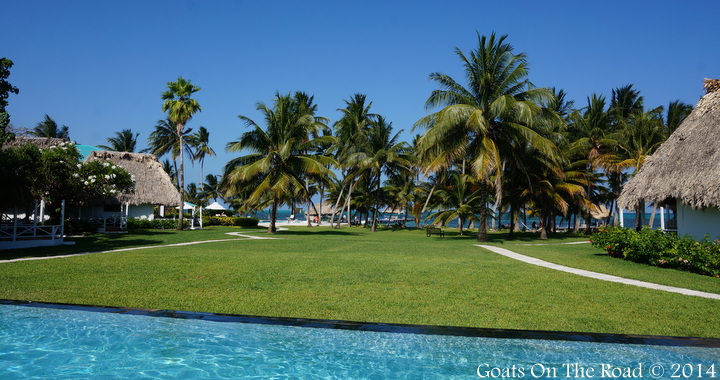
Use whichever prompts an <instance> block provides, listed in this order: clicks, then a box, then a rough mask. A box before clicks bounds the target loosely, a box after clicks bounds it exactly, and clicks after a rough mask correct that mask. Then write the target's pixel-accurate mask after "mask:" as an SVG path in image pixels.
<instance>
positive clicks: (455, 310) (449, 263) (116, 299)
mask: <svg viewBox="0 0 720 380" xmlns="http://www.w3.org/2000/svg"><path fill="white" fill-rule="evenodd" d="M228 231H243V230H240V229H232V228H215V229H208V230H205V231H184V232H181V233H177V232H174V231H165V232H162V231H161V232H148V233H143V234H132V235H124V236H120V235H116V236H113V237H90V238H82V239H79V240H78V243H77V245H76V246H66V247H58V248H55V249H54V251H52V252H50V251H51V250H49V249H42V250H24V251H16V252H11V253H7V252H6V253H3V257H4V258H9V257H18V256H33V255H48V254H59V253H61V252H62V253H69V252H72V251H75V252H82V251H88V250H95V249H91V248H93V247H96V248H97V250H102V249H108V248H109V247H112V246H118V247H127V246H133V245H147V244H167V243H175V242H183V241H192V240H206V239H218V238H233V237H231V236H227V235H224V232H228ZM256 234H257V235H259V236H267V235H266V234H264V233H261V232H258V233H256ZM276 237H277V238H279V239H278V240H241V241H228V242H221V243H208V244H201V245H193V246H186V247H170V248H154V249H148V250H135V251H127V252H117V253H104V254H97V255H87V256H80V257H73V258H62V259H53V260H40V261H26V262H17V263H3V264H0V298H6V299H18V300H34V301H52V302H67V303H80V304H96V305H112V306H126V307H141V308H159V309H180V310H192V311H208V312H222V313H239V314H254V315H265V316H285V317H304V318H327V319H344V320H356V321H372V322H394V323H417V324H434V325H455V326H475V327H492V328H516V329H541V330H566V331H585V332H590V331H592V332H610V333H627V334H657V335H681V336H703V337H720V333H719V332H718V329H717V326H720V313H717V310H718V307H719V306H720V301H717V300H709V299H703V298H698V297H690V296H684V295H679V294H672V293H667V292H661V291H655V290H650V289H643V288H638V287H633V286H628V285H621V284H615V283H608V282H603V281H599V280H593V279H588V278H583V277H579V276H575V275H572V274H568V273H562V272H557V271H553V270H550V269H545V268H540V267H536V266H533V265H529V264H525V263H522V262H518V261H515V260H512V259H509V258H505V257H503V256H500V255H497V254H494V253H491V252H489V251H486V250H484V249H481V248H479V247H476V246H474V244H475V240H474V237H473V236H467V237H458V236H448V237H446V238H439V237H432V238H427V237H425V233H424V232H423V231H390V230H388V231H381V232H377V233H371V232H369V231H368V230H367V229H363V228H345V229H342V230H330V229H324V228H314V229H306V228H296V229H295V230H291V231H285V232H281V233H278V234H277V235H276ZM503 237H504V235H493V244H502V245H503V246H504V247H506V248H509V249H512V250H515V251H517V252H520V253H524V254H529V255H533V256H537V257H540V258H543V259H545V260H548V261H554V262H559V263H561V264H565V265H569V266H576V267H580V268H584V269H591V270H596V271H605V272H607V273H612V274H618V275H626V276H627V277H632V278H638V279H643V280H647V281H653V282H657V283H664V284H670V285H676V286H684V287H688V288H692V289H699V290H706V291H714V292H718V289H719V286H720V285H719V284H720V279H713V278H709V277H704V276H699V275H695V274H689V273H683V272H676V271H670V270H661V269H656V268H650V267H647V266H645V265H640V264H634V263H629V262H624V261H621V260H617V259H612V258H609V257H607V256H603V255H596V254H598V253H601V251H599V250H594V249H593V248H592V247H590V246H584V245H572V246H557V245H554V246H523V245H519V244H521V243H539V241H534V240H530V239H529V235H523V236H520V239H518V240H516V241H512V242H508V241H503V240H502V239H503ZM570 240H573V239H551V240H550V241H549V242H550V243H552V242H561V241H570ZM574 240H577V239H574ZM603 269H604V270H603ZM655 276H656V277H657V278H654V277H655Z"/></svg>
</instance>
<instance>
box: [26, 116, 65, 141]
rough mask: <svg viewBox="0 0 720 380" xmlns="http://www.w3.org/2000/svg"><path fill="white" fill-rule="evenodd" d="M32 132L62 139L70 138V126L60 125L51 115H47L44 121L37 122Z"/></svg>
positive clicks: (38, 135)
mask: <svg viewBox="0 0 720 380" xmlns="http://www.w3.org/2000/svg"><path fill="white" fill-rule="evenodd" d="M30 134H31V135H33V136H36V137H55V138H61V139H69V138H70V127H68V126H67V125H63V126H62V127H58V124H57V123H56V122H55V120H53V119H52V118H51V117H50V116H48V115H45V118H44V119H43V121H41V122H39V123H37V125H35V128H33V130H32V131H30Z"/></svg>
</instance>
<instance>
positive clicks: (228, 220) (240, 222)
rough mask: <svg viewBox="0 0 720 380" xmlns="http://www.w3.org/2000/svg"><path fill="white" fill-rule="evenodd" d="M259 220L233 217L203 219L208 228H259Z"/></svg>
mask: <svg viewBox="0 0 720 380" xmlns="http://www.w3.org/2000/svg"><path fill="white" fill-rule="evenodd" d="M258 222H260V220H259V219H258V218H248V217H239V216H236V217H232V216H210V217H207V218H203V224H205V225H206V226H236V227H257V225H258Z"/></svg>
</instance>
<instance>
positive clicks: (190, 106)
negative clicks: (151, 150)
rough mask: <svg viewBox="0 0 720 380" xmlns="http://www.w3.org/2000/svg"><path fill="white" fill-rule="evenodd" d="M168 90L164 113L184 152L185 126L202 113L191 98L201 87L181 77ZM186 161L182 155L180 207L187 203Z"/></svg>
mask: <svg viewBox="0 0 720 380" xmlns="http://www.w3.org/2000/svg"><path fill="white" fill-rule="evenodd" d="M167 85H168V90H167V91H165V92H164V93H163V95H162V99H163V100H164V102H163V105H162V110H163V112H167V113H168V120H170V121H172V122H173V123H174V124H175V127H176V131H177V137H178V151H180V152H182V151H183V149H184V143H183V133H182V132H183V131H184V130H185V124H187V122H188V121H189V120H190V119H192V117H193V115H195V114H196V113H197V112H199V111H201V110H202V108H201V107H200V104H199V103H198V101H197V100H195V99H193V98H192V97H191V96H192V95H193V94H194V93H195V92H198V91H200V87H197V86H195V85H193V84H192V83H190V81H188V80H185V79H184V78H183V77H179V78H178V79H177V81H175V82H168V84H167ZM184 181H185V161H184V160H183V155H182V154H180V170H179V171H178V187H179V188H180V207H182V205H183V204H184V202H185V188H184V186H185V184H184ZM183 222H184V221H183V213H182V212H181V213H180V217H179V218H178V230H182V229H183Z"/></svg>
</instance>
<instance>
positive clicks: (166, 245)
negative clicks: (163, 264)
mask: <svg viewBox="0 0 720 380" xmlns="http://www.w3.org/2000/svg"><path fill="white" fill-rule="evenodd" d="M226 235H232V236H240V237H241V238H240V239H215V240H201V241H189V242H185V243H174V244H163V245H146V246H143V247H130V248H118V249H110V250H107V251H93V252H80V253H71V254H68V255H58V256H43V257H23V258H20V259H10V260H0V264H3V263H15V262H18V261H33V260H50V259H62V258H65V257H75V256H83V255H93V254H96V253H111V252H126V251H135V250H138V249H150V248H165V247H184V246H188V245H196V244H205V243H219V242H224V241H238V240H251V239H256V240H274V239H276V238H272V237H264V236H252V235H245V234H242V233H240V232H227V233H226Z"/></svg>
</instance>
